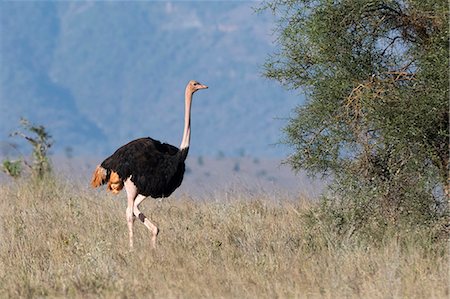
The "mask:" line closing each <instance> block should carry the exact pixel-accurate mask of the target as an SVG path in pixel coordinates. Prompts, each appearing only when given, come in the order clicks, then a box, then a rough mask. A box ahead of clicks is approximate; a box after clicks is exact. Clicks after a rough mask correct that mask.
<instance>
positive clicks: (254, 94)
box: [0, 1, 299, 156]
mask: <svg viewBox="0 0 450 299" xmlns="http://www.w3.org/2000/svg"><path fill="white" fill-rule="evenodd" d="M252 5H257V4H256V3H255V2H225V1H223V2H222V1H221V2H201V5H200V4H199V2H184V1H183V2H180V1H176V2H153V3H150V2H140V1H136V2H2V3H1V4H0V8H1V13H0V14H1V15H0V17H1V20H0V22H1V44H0V45H1V52H0V55H1V62H2V63H1V64H2V68H1V70H0V77H1V87H0V88H1V89H0V100H1V102H0V103H1V105H2V108H4V109H1V112H0V118H1V128H0V134H1V136H6V135H7V134H8V133H9V132H10V131H11V130H12V129H13V128H15V127H16V126H17V123H18V121H17V120H18V119H19V117H20V116H25V117H28V118H30V119H31V120H32V121H35V122H38V123H40V124H43V125H45V126H46V127H47V128H48V129H49V130H50V132H51V133H52V134H53V135H54V139H55V140H56V142H57V143H56V144H57V147H56V150H57V151H58V150H61V149H63V148H65V147H71V148H73V149H74V153H75V154H77V153H79V154H86V153H94V154H107V153H111V151H112V150H114V149H115V148H116V147H117V146H119V145H121V144H123V143H125V142H127V141H129V140H130V139H134V138H137V137H141V136H152V137H154V138H157V139H160V140H162V141H165V142H170V143H172V144H175V145H178V144H179V142H180V140H181V133H182V125H183V122H182V116H183V109H184V105H183V92H184V86H185V84H186V82H187V81H188V80H190V79H196V80H199V81H200V82H203V83H205V84H207V85H209V86H210V89H208V90H207V91H204V92H202V93H201V94H200V93H199V94H198V95H196V97H195V99H194V104H193V122H192V129H193V133H192V134H193V135H192V143H193V146H192V152H193V153H194V154H196V155H217V154H218V153H219V152H220V153H223V154H226V155H238V154H242V153H247V154H252V155H255V156H280V155H282V154H284V152H283V151H282V150H281V149H280V148H277V147H273V146H271V145H270V144H273V143H276V142H278V141H279V139H280V135H281V133H280V128H281V127H282V126H283V121H280V120H276V118H277V117H285V116H287V115H288V113H289V111H290V109H291V108H292V107H294V106H295V104H296V102H298V101H299V99H298V97H296V96H294V95H292V94H288V93H287V92H285V91H283V90H282V89H281V88H280V87H278V86H277V85H276V84H275V83H273V82H268V81H267V80H265V79H262V78H261V76H260V72H261V70H260V65H261V64H262V63H263V62H264V59H265V57H266V55H268V54H269V53H270V52H272V51H273V46H272V43H271V39H272V37H271V36H270V32H271V30H272V28H273V24H272V20H271V18H270V16H267V15H256V14H254V13H253V10H252V8H251V6H252ZM1 138H2V137H0V139H1Z"/></svg>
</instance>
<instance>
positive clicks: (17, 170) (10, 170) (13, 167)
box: [2, 159, 22, 178]
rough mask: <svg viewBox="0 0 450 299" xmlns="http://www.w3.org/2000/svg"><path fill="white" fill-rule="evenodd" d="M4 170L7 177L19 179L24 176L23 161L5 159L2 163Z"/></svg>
mask: <svg viewBox="0 0 450 299" xmlns="http://www.w3.org/2000/svg"><path fill="white" fill-rule="evenodd" d="M2 170H3V172H5V173H6V174H7V175H9V176H11V177H13V178H18V177H20V175H21V174H22V161H21V160H15V161H12V160H8V159H5V160H3V162H2Z"/></svg>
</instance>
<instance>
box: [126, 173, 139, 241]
mask: <svg viewBox="0 0 450 299" xmlns="http://www.w3.org/2000/svg"><path fill="white" fill-rule="evenodd" d="M125 191H126V192H127V210H126V217H127V225H128V236H129V242H130V249H132V248H133V223H134V220H135V219H136V217H134V215H133V204H134V201H135V199H136V197H137V188H136V186H135V185H134V184H133V182H132V181H130V179H128V180H126V181H125Z"/></svg>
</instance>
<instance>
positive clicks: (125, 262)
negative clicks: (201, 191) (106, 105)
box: [0, 181, 449, 298]
mask: <svg viewBox="0 0 450 299" xmlns="http://www.w3.org/2000/svg"><path fill="white" fill-rule="evenodd" d="M309 208H310V207H309V204H307V203H305V202H302V201H292V200H284V201H280V202H275V201H273V200H271V199H270V198H268V197H264V196H262V197H261V196H258V197H255V196H250V195H246V194H231V195H229V196H228V198H227V199H222V198H220V196H217V198H212V199H211V201H196V200H193V199H190V198H185V197H183V198H171V199H166V200H164V201H162V202H158V201H154V200H151V199H149V200H147V201H146V202H144V204H143V205H142V209H143V211H144V213H146V214H147V216H149V217H150V218H151V219H153V220H154V221H155V222H156V223H157V224H158V226H159V227H160V228H161V233H160V236H159V244H158V245H159V246H158V248H157V250H156V251H151V250H150V248H149V240H150V238H149V236H148V235H147V231H146V230H145V227H144V226H142V225H141V224H140V223H138V222H136V233H135V250H134V251H133V252H130V251H129V250H128V238H127V227H126V222H125V200H124V194H121V195H119V196H111V195H106V194H105V193H104V192H102V193H98V192H94V191H91V190H88V189H84V188H81V189H80V187H79V186H72V185H71V184H67V183H60V182H59V183H56V182H53V181H49V182H47V184H45V185H33V184H30V183H27V182H17V183H11V184H6V185H3V186H2V187H1V188H0V221H1V225H0V297H1V298H6V297H13V298H19V297H28V298H30V297H50V298H53V297H58V298H61V297H70V298H93V297H95V298H97V297H100V298H102V297H103V298H117V297H120V298H136V297H137V298H152V297H163V298H175V297H176V298H180V297H181V298H277V297H278V298H279V297H281V298H319V297H320V298H339V297H340V298H343V297H345V298H447V297H448V295H449V290H448V285H449V280H448V274H449V272H448V271H449V267H448V257H447V254H448V250H447V248H446V244H445V243H442V244H438V245H435V246H418V245H416V242H415V240H416V238H413V237H411V238H410V239H409V240H406V241H405V240H403V241H399V240H398V239H393V238H391V239H387V240H386V242H385V243H384V244H373V246H367V244H366V245H364V246H363V245H358V244H357V243H356V242H352V240H351V238H349V239H348V240H345V242H343V243H340V244H341V245H339V246H338V245H337V244H333V241H330V240H328V237H329V236H326V234H325V235H318V236H317V238H319V239H320V238H321V239H323V240H325V242H324V243H327V242H328V245H327V246H322V247H319V248H315V249H314V250H311V246H310V245H309V241H310V240H309V241H308V238H306V234H305V231H304V230H305V228H304V225H303V222H302V217H301V216H300V215H301V214H302V212H303V211H305V210H306V209H309ZM308 236H309V238H310V236H311V234H308ZM327 240H328V241H327ZM317 243H318V244H320V242H317ZM400 244H401V245H400Z"/></svg>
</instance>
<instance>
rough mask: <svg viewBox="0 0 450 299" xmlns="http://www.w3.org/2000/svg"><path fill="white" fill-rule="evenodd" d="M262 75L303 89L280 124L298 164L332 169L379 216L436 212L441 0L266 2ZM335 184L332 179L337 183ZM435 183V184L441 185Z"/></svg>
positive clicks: (444, 60)
mask: <svg viewBox="0 0 450 299" xmlns="http://www.w3.org/2000/svg"><path fill="white" fill-rule="evenodd" d="M264 8H265V9H270V10H272V11H273V13H274V14H275V15H276V16H277V17H278V27H277V28H276V34H277V38H278V39H277V42H278V43H279V46H280V50H279V52H277V53H274V54H272V55H271V56H270V57H269V58H268V60H267V61H266V63H265V75H266V76H267V77H268V78H271V79H275V80H278V81H279V82H280V83H281V84H283V85H284V86H286V87H287V88H290V89H299V90H301V91H302V92H304V93H305V94H306V103H305V104H303V105H301V106H299V107H297V108H296V109H295V113H294V114H293V116H292V117H291V119H290V121H289V123H288V125H287V127H286V128H285V133H286V142H287V143H288V144H289V145H291V146H292V148H293V153H292V155H291V156H290V157H289V158H288V162H289V163H290V164H291V165H292V167H293V168H294V169H295V170H299V169H306V170H307V171H309V172H310V173H311V174H323V175H329V174H330V175H332V177H333V178H334V179H335V182H336V183H337V185H335V189H334V190H335V191H337V192H335V193H336V194H340V195H341V198H342V197H350V196H353V197H354V196H355V195H358V196H361V194H371V198H372V199H374V198H377V199H378V201H375V202H376V203H377V204H378V208H381V209H382V210H383V211H384V212H383V215H384V216H386V215H394V216H393V217H394V218H396V217H398V216H399V215H401V214H402V213H404V212H405V211H406V212H407V213H408V211H409V212H411V209H413V207H412V206H414V205H416V206H417V207H418V209H419V210H418V211H419V212H420V213H422V214H427V215H429V214H430V213H431V214H433V211H435V210H436V204H438V203H442V202H443V196H442V195H443V194H442V193H440V192H439V191H438V190H439V189H440V188H442V187H444V189H447V188H448V185H447V184H448V182H447V179H448V160H449V156H448V152H449V120H448V118H449V114H448V111H449V107H448V97H449V70H448V68H449V30H448V24H449V19H448V2H447V1H443V0H435V1H420V0H406V1H397V0H393V1H377V0H375V1H368V0H348V1H346V0H343V1H327V0H318V1H309V0H273V1H270V2H266V3H265V4H264ZM336 186H337V187H336ZM441 190H442V189H441Z"/></svg>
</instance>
